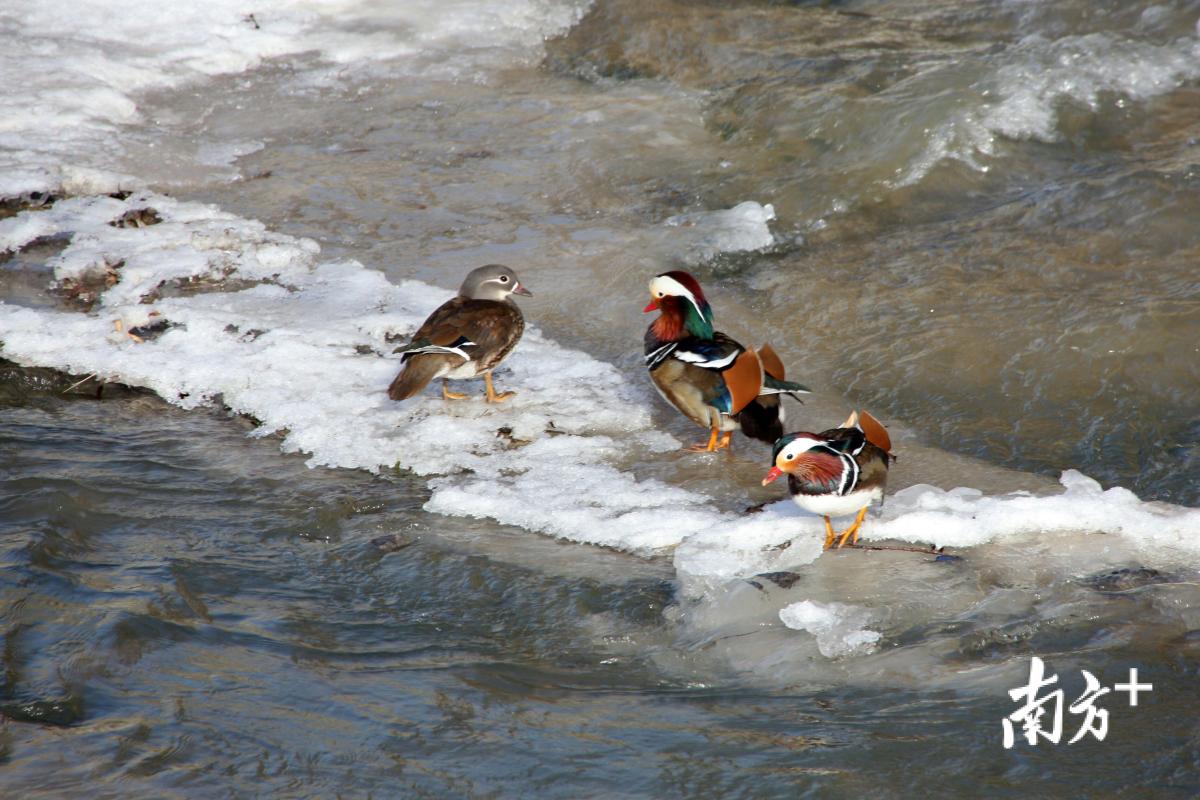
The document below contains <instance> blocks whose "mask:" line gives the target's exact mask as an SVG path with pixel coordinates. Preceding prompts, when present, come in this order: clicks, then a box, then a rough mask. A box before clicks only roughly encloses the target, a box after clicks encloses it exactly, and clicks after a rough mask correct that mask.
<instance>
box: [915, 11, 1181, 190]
mask: <svg viewBox="0 0 1200 800" xmlns="http://www.w3.org/2000/svg"><path fill="white" fill-rule="evenodd" d="M996 60H997V62H998V66H997V67H996V68H995V70H994V71H993V72H992V73H991V74H989V75H987V76H985V77H983V78H982V79H980V80H978V81H976V82H975V83H974V84H973V85H972V86H971V87H970V88H971V92H972V94H973V95H974V96H976V97H978V98H980V102H979V103H978V104H976V105H969V106H968V107H967V108H963V109H961V110H957V111H954V112H953V113H952V115H951V116H950V118H949V119H947V120H946V121H945V122H943V123H942V124H940V125H936V126H933V127H931V128H930V129H928V130H927V131H926V133H925V135H926V139H927V144H926V147H925V150H924V151H923V152H922V153H921V154H920V155H919V156H918V157H917V158H916V159H914V161H913V162H912V163H911V164H910V165H909V168H908V170H907V171H906V172H905V173H904V175H903V176H902V178H901V179H900V180H899V181H898V184H899V185H901V186H907V185H911V184H914V183H916V182H918V181H919V180H921V178H923V177H924V176H925V175H926V174H927V173H928V172H929V170H930V169H932V168H933V167H934V166H936V165H937V164H938V163H939V162H940V161H942V160H943V159H953V160H957V161H961V162H962V163H964V164H967V165H968V166H970V167H971V168H973V169H976V170H980V171H986V170H987V166H986V164H985V163H984V162H983V160H982V159H981V158H980V157H981V156H992V155H995V153H996V137H998V136H1000V137H1006V138H1009V139H1016V140H1021V139H1035V140H1039V141H1044V142H1055V141H1059V140H1060V139H1061V138H1062V134H1061V132H1060V130H1059V116H1060V113H1061V110H1062V107H1063V105H1064V104H1067V103H1074V104H1077V105H1079V106H1082V107H1085V108H1087V109H1088V110H1089V111H1090V112H1092V113H1103V111H1104V110H1103V108H1102V107H1101V98H1102V95H1103V94H1104V93H1111V94H1116V95H1120V96H1121V98H1120V99H1119V101H1118V102H1125V101H1126V100H1133V101H1141V100H1146V99H1149V98H1152V97H1155V96H1158V95H1161V94H1165V93H1167V92H1170V91H1172V90H1174V89H1176V88H1178V87H1179V86H1180V85H1182V84H1183V83H1185V82H1186V81H1191V80H1195V79H1197V78H1200V41H1197V39H1195V38H1185V39H1180V40H1178V41H1176V42H1173V43H1171V44H1164V45H1156V44H1151V43H1148V42H1139V41H1133V40H1129V39H1123V38H1120V37H1117V36H1114V35H1110V34H1106V33H1094V34H1088V35H1085V36H1068V37H1064V38H1062V39H1057V40H1048V39H1046V38H1044V37H1042V36H1039V35H1032V36H1029V37H1026V38H1025V39H1023V40H1021V41H1020V42H1019V43H1018V44H1016V45H1015V46H1013V47H1012V48H1009V49H1008V50H1006V51H1004V52H1003V53H1001V54H1000V55H998V56H997V57H996Z"/></svg>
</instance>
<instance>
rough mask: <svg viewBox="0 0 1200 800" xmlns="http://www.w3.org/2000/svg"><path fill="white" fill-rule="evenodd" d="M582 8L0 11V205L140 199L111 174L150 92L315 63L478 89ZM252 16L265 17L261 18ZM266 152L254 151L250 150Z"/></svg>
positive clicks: (323, 71) (226, 1)
mask: <svg viewBox="0 0 1200 800" xmlns="http://www.w3.org/2000/svg"><path fill="white" fill-rule="evenodd" d="M585 7H586V3H585V2H583V1H582V0H562V1H561V2H554V1H553V0H497V1H496V2H487V3H483V2H478V0H438V2H433V0H416V1H415V2H414V1H413V0H410V1H409V2H405V3H395V4H381V3H376V2H369V0H362V1H361V2H352V1H350V0H290V2H288V1H286V0H285V1H284V2H277V3H272V4H267V5H264V6H262V7H255V6H247V4H245V3H243V2H240V0H210V2H206V3H193V2H187V1H186V0H162V1H161V2H157V3H154V4H153V5H151V6H144V5H138V4H134V3H127V2H117V0H86V1H79V2H54V3H45V2H37V1H36V0H14V2H9V3H6V4H5V5H4V8H2V9H0V86H3V89H2V90H0V91H2V93H3V97H4V101H5V113H4V117H3V119H2V120H0V197H6V196H17V195H21V194H23V193H28V192H34V191H41V192H46V191H65V192H68V193H73V194H82V193H87V192H89V191H91V192H110V191H114V190H115V189H116V188H118V186H120V185H124V186H125V187H126V188H130V187H137V186H138V183H137V180H136V177H133V176H128V175H120V174H117V173H115V172H113V171H112V169H113V167H112V165H113V164H114V163H116V162H117V161H118V160H119V159H118V155H119V153H120V152H121V150H122V144H121V132H122V130H123V129H125V128H127V127H128V126H132V125H135V124H145V123H148V122H152V121H150V120H146V119H144V118H143V116H142V113H141V111H140V110H139V106H138V102H139V98H140V97H141V96H142V95H144V94H145V93H146V92H149V91H152V90H163V89H171V88H176V87H180V86H183V85H187V84H199V83H201V82H202V81H203V80H204V79H206V78H209V77H212V76H215V75H227V74H236V73H240V72H245V71H246V70H249V69H252V68H254V67H256V66H258V65H260V64H261V63H262V62H263V61H265V60H267V59H272V58H279V57H283V56H297V55H300V54H305V55H306V57H307V58H309V59H312V58H313V57H314V56H315V60H316V66H313V67H312V68H311V69H310V73H312V74H309V75H308V76H307V78H306V79H307V80H308V81H309V82H310V83H315V84H321V83H325V84H328V83H330V82H331V81H335V80H336V77H337V76H338V75H339V74H341V73H343V72H345V71H348V70H361V69H376V70H384V71H386V72H400V73H402V74H418V75H422V76H424V77H430V76H438V77H444V78H472V79H474V78H479V77H480V76H481V75H482V74H483V73H484V71H485V70H486V69H494V68H495V67H498V66H501V65H505V64H512V63H517V62H522V61H527V60H529V59H531V58H536V57H537V54H538V45H539V44H540V43H541V42H542V41H543V40H544V38H545V37H546V36H549V35H552V34H554V33H556V32H559V31H562V30H565V29H566V28H568V27H569V26H570V25H571V24H573V23H574V22H575V21H576V20H577V19H578V18H579V16H580V15H581V14H582V11H583V9H584V8H585ZM251 12H253V13H251ZM227 146H228V145H227V143H220V142H217V143H200V146H199V148H198V150H197V153H196V159H197V161H198V162H199V163H212V162H213V161H214V160H216V161H218V162H220V161H226V160H227V158H225V157H224V156H222V155H221V154H220V151H221V150H222V149H224V148H226V147H227ZM255 146H257V144H256V143H242V144H240V145H239V149H240V150H242V151H243V152H245V151H246V148H253V147H255Z"/></svg>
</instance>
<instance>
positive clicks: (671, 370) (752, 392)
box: [643, 270, 808, 452]
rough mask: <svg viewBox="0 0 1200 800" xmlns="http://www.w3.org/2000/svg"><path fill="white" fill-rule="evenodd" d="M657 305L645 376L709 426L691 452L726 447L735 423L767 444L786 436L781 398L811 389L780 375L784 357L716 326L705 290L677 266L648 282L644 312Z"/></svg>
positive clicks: (668, 398) (647, 341) (648, 338)
mask: <svg viewBox="0 0 1200 800" xmlns="http://www.w3.org/2000/svg"><path fill="white" fill-rule="evenodd" d="M655 309H657V310H658V311H660V312H661V313H660V315H659V317H658V319H656V320H654V322H653V323H651V325H650V327H649V328H647V329H646V339H645V345H646V350H645V353H646V367H647V368H648V369H649V370H650V378H651V379H652V380H653V381H654V385H655V387H656V388H657V389H658V392H659V394H661V395H662V396H663V398H664V399H665V400H666V401H667V402H668V403H670V404H671V405H673V406H675V407H676V408H677V409H679V410H680V411H682V412H683V414H684V415H685V416H686V417H687V418H688V419H690V420H692V421H693V422H695V423H696V424H697V425H699V426H701V427H703V428H707V429H709V430H711V431H712V435H711V436H710V437H709V439H708V443H707V444H698V445H695V446H693V447H692V448H691V449H693V450H703V451H707V452H712V451H713V450H720V449H723V448H726V447H729V441H730V438H731V437H732V436H733V431H735V430H737V429H738V428H741V430H742V433H744V434H746V435H747V436H750V437H752V438H755V439H761V440H762V441H764V442H767V443H768V444H770V443H772V442H774V441H775V440H776V439H778V438H779V437H780V436H782V435H783V423H782V419H783V408H782V407H781V405H780V402H779V395H781V394H790V395H792V396H793V397H795V393H797V392H802V393H807V392H808V389H807V388H805V387H804V386H801V385H800V384H798V383H789V382H787V381H785V380H784V369H783V362H782V361H780V360H779V356H777V355H776V354H775V351H774V350H772V349H771V346H770V345H763V346H762V348H761V349H760V350H758V351H757V352H755V351H754V350H747V349H746V348H745V347H742V345H740V344H738V343H737V342H735V341H734V340H733V339H731V338H729V337H728V336H726V335H725V334H723V333H721V332H720V331H714V330H713V313H712V307H711V306H709V304H708V301H707V300H706V299H705V298H704V290H703V289H701V288H700V284H699V283H697V282H696V279H695V278H693V277H692V276H691V275H689V274H688V273H686V272H683V271H680V270H672V271H671V272H664V273H663V274H661V275H658V276H656V277H655V278H654V280H652V281H650V304H649V305H647V306H646V308H645V309H643V310H644V311H647V312H650V311H654V310H655ZM797 399H798V398H797ZM721 433H724V434H725V435H724V436H723V437H721V440H720V442H718V441H717V436H718V434H721Z"/></svg>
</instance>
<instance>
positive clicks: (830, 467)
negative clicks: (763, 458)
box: [762, 411, 896, 550]
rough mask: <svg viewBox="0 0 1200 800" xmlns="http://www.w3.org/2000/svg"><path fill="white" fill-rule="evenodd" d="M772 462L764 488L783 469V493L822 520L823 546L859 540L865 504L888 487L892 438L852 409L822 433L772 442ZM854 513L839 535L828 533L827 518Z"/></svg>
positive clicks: (878, 498)
mask: <svg viewBox="0 0 1200 800" xmlns="http://www.w3.org/2000/svg"><path fill="white" fill-rule="evenodd" d="M771 460H772V461H773V462H774V466H772V467H771V470H770V472H768V473H767V476H766V477H765V478H763V481H762V482H763V486H766V485H767V484H768V483H770V482H771V481H773V480H775V479H776V478H778V477H779V476H780V475H783V474H784V473H787V476H788V491H789V492H790V493H791V495H792V500H794V501H796V505H798V506H800V507H801V508H803V509H804V510H805V511H810V512H812V513H813V514H820V515H821V516H822V517H824V518H825V549H826V550H828V549H829V548H830V547H832V546H833V540H834V538H835V537H836V536H840V537H841V538H840V539H839V540H838V545H837V546H838V547H841V546H842V545H844V544H845V543H846V540H847V539H849V540H850V543H851V544H857V543H858V529H859V527H861V526H862V522H863V519H864V518H865V517H866V516H867V508H868V507H869V506H870V505H871V503H873V502H877V501H881V500H882V499H883V490H884V487H885V486H886V485H887V476H888V465H889V464H890V463H891V462H892V461H895V460H896V457H895V456H894V455H892V440H891V437H889V436H888V432H887V429H886V428H884V427H883V425H882V424H880V422H879V420H877V419H875V418H874V417H872V416H871V415H870V414H868V413H867V412H866V411H862V412H858V411H856V412H854V413H852V414H851V415H850V418H849V419H847V420H846V421H845V422H844V423H842V426H841V427H840V428H833V429H831V430H827V431H824V432H822V433H789V434H788V435H787V436H783V437H781V438H780V439H779V441H777V442H776V443H775V449H774V450H773V451H772V453H771ZM856 511H857V512H858V516H856V517H855V518H854V524H853V525H851V526H850V527H849V528H847V529H846V530H844V531H842V533H841V534H835V533H834V532H833V525H832V523H831V522H830V521H829V518H830V517H841V516H846V515H848V514H853V513H854V512H856Z"/></svg>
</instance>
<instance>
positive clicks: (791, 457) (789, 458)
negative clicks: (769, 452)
mask: <svg viewBox="0 0 1200 800" xmlns="http://www.w3.org/2000/svg"><path fill="white" fill-rule="evenodd" d="M795 457H796V456H794V455H790V456H788V457H787V460H788V461H791V460H792V459H793V458H795Z"/></svg>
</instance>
